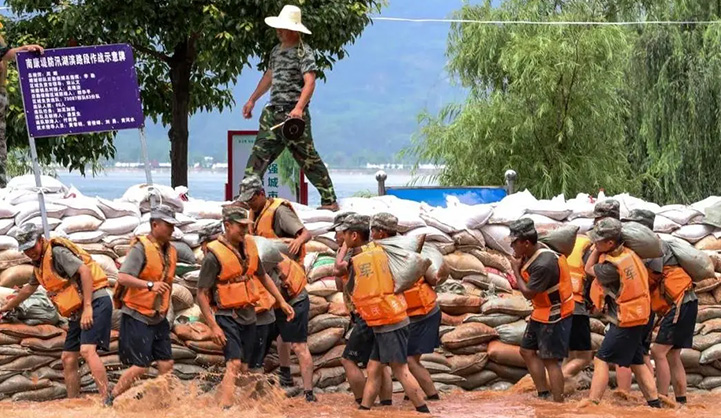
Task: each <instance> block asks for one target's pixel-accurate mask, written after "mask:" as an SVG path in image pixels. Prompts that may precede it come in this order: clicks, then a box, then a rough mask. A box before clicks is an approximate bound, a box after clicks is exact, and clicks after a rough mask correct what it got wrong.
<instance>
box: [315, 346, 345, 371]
mask: <svg viewBox="0 0 721 418" xmlns="http://www.w3.org/2000/svg"><path fill="white" fill-rule="evenodd" d="M344 350H345V345H336V346H335V347H333V348H331V349H330V350H328V352H327V353H325V354H323V356H322V357H320V358H317V359H316V360H315V361H314V364H313V366H314V367H315V368H316V369H320V368H323V367H337V366H340V365H341V363H340V360H341V358H343V351H344Z"/></svg>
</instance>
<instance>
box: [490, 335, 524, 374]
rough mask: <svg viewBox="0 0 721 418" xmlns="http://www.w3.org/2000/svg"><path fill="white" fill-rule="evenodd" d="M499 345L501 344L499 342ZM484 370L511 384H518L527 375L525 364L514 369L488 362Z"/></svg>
mask: <svg viewBox="0 0 721 418" xmlns="http://www.w3.org/2000/svg"><path fill="white" fill-rule="evenodd" d="M499 344H503V343H501V342H500V341H499ZM511 347H512V346H511ZM516 348H519V347H516ZM519 356H520V354H519ZM486 370H489V371H492V372H493V373H495V374H496V375H498V377H499V378H500V379H506V380H508V381H511V382H518V381H519V380H521V379H523V377H524V376H526V375H527V374H528V370H526V365H525V364H524V365H523V367H514V366H507V365H504V364H498V363H494V362H492V361H489V362H488V364H486Z"/></svg>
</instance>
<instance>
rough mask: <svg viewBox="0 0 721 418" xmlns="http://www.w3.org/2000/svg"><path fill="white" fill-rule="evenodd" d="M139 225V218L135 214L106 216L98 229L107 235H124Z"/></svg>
mask: <svg viewBox="0 0 721 418" xmlns="http://www.w3.org/2000/svg"><path fill="white" fill-rule="evenodd" d="M138 225H140V218H138V217H137V216H121V217H118V218H108V219H107V220H105V222H103V223H102V224H101V225H100V226H99V228H98V229H100V230H101V231H103V232H105V233H107V234H108V235H124V234H128V233H131V232H133V230H135V228H137V227H138Z"/></svg>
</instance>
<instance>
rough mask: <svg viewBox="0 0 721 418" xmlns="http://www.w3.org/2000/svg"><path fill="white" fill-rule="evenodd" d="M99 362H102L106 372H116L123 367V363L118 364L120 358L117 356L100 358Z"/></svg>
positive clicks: (111, 355)
mask: <svg viewBox="0 0 721 418" xmlns="http://www.w3.org/2000/svg"><path fill="white" fill-rule="evenodd" d="M100 361H102V362H103V364H104V365H105V368H106V369H108V370H117V369H120V368H123V367H124V366H123V363H121V362H120V357H119V356H118V355H117V354H110V355H105V356H100Z"/></svg>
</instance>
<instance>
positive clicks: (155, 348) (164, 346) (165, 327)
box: [118, 314, 173, 367]
mask: <svg viewBox="0 0 721 418" xmlns="http://www.w3.org/2000/svg"><path fill="white" fill-rule="evenodd" d="M170 346H171V344H170V324H168V320H167V319H163V320H162V321H161V322H160V323H158V324H155V325H148V324H146V323H144V322H142V321H138V320H137V319H135V318H133V317H132V316H130V315H128V314H123V316H122V318H120V341H119V342H118V355H119V356H120V361H121V362H122V363H123V364H124V365H126V366H138V367H150V365H151V364H152V363H153V362H154V361H168V360H172V359H173V352H172V350H171V348H170Z"/></svg>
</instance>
